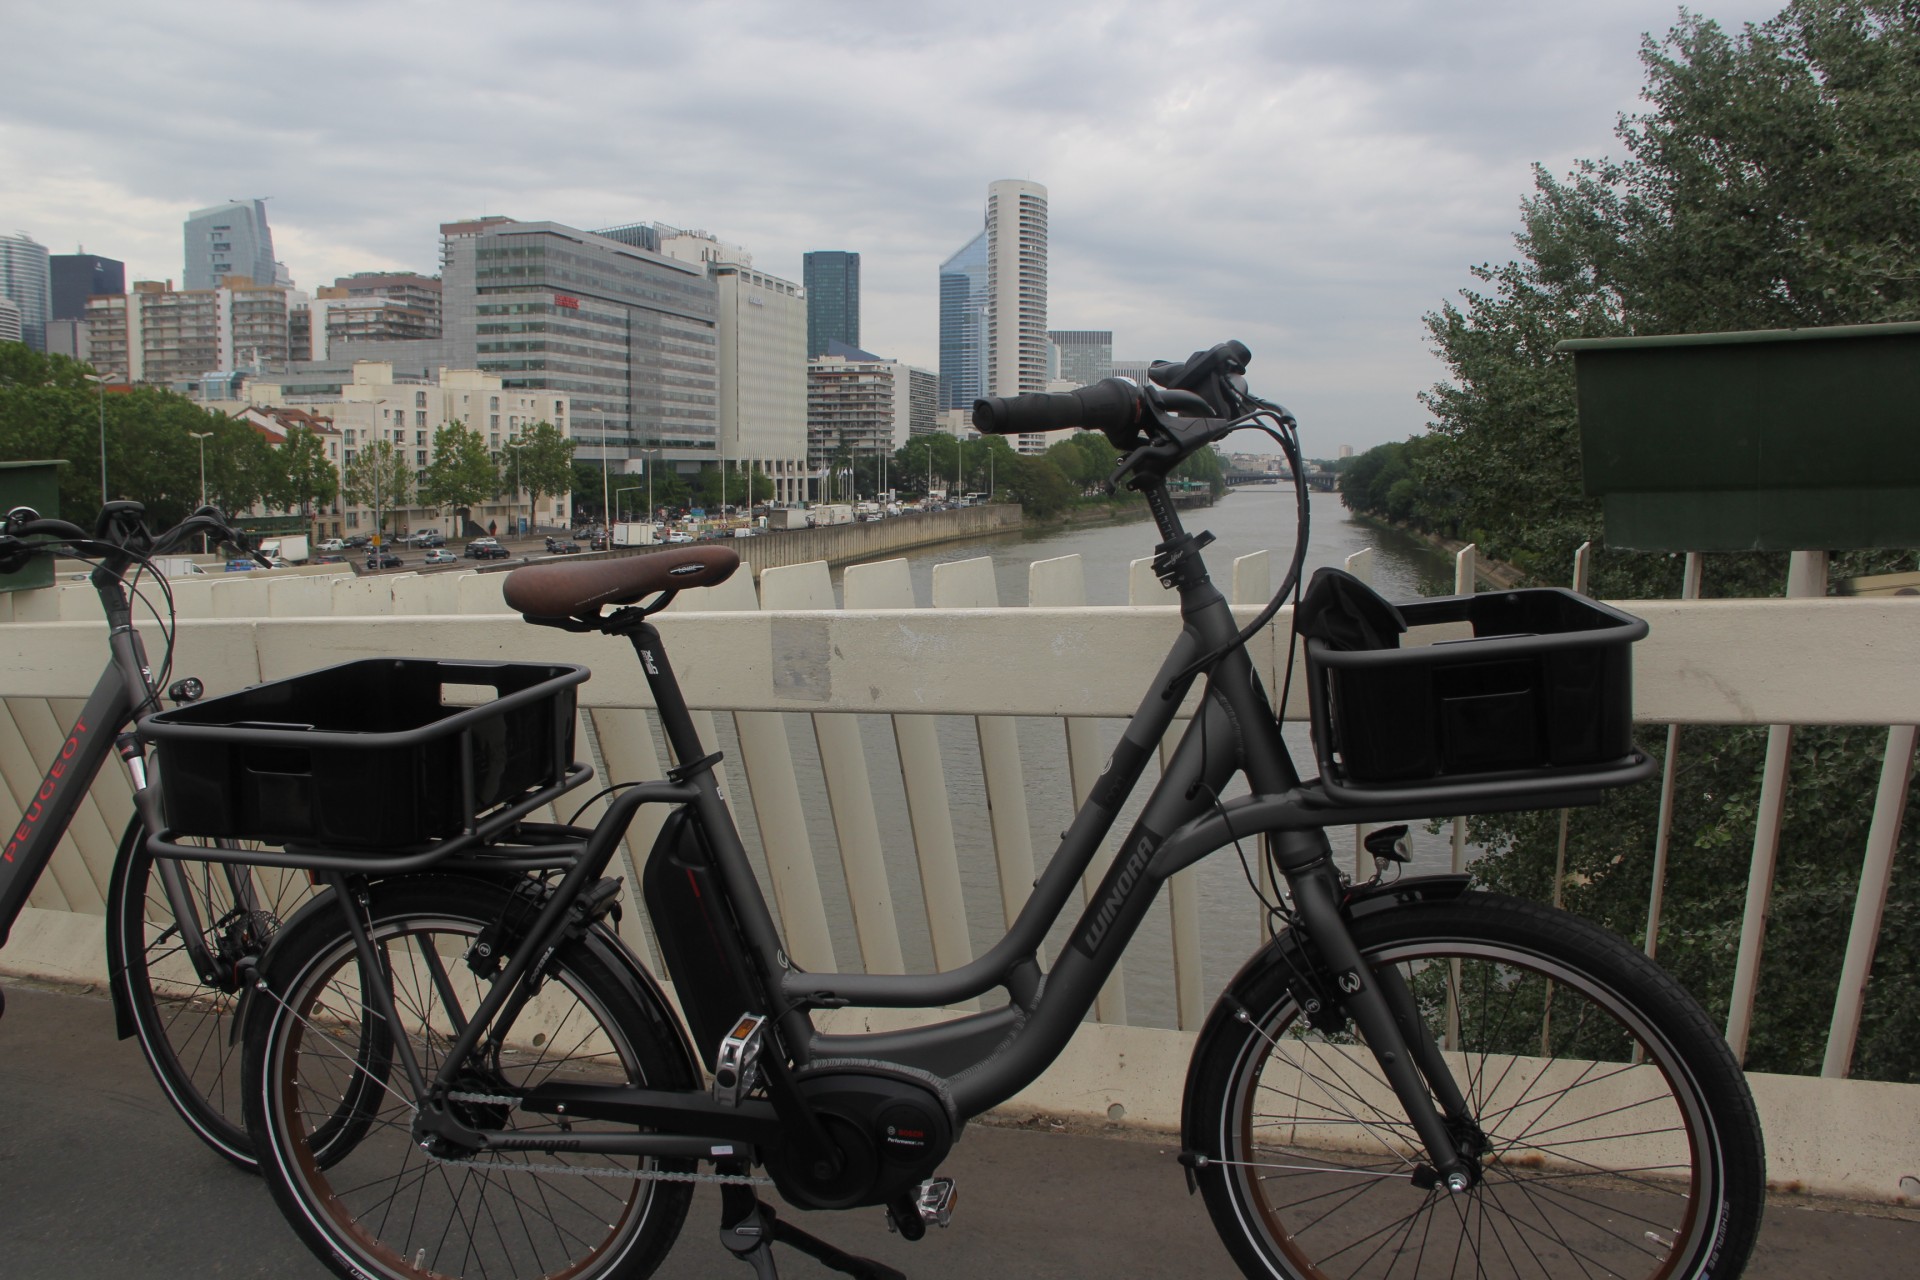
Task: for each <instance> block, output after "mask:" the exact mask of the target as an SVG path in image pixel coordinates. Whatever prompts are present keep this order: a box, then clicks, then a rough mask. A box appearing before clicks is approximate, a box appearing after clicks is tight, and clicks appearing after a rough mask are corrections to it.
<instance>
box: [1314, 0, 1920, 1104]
mask: <svg viewBox="0 0 1920 1280" xmlns="http://www.w3.org/2000/svg"><path fill="white" fill-rule="evenodd" d="M1641 56H1642V61H1643V62H1644V64H1645V66H1646V71H1647V86H1646V94H1645V96H1646V100H1647V102H1648V104H1649V109H1648V110H1647V112H1646V113H1645V114H1643V115H1640V116H1636V117H1632V118H1629V119H1626V120H1623V121H1622V123H1621V125H1620V128H1619V131H1618V132H1619V137H1620V140H1621V143H1622V144H1623V146H1624V147H1625V150H1626V158H1625V159H1623V160H1620V161H1598V162H1593V161H1589V162H1583V163H1581V164H1579V165H1577V166H1576V167H1575V168H1574V170H1573V171H1572V172H1571V173H1570V174H1569V175H1568V176H1567V177H1566V178H1564V179H1555V178H1552V177H1550V176H1549V175H1547V174H1546V173H1545V172H1541V171H1536V173H1535V192H1534V194H1533V195H1532V196H1531V197H1530V198H1528V199H1527V200H1526V201H1525V202H1524V203H1523V204H1522V207H1521V230H1520V232H1519V234H1518V235H1517V236H1516V237H1515V242H1516V247H1517V249H1518V253H1517V255H1516V258H1515V260H1514V261H1513V262H1510V263H1507V264H1504V265H1501V266H1492V265H1487V266H1482V267H1479V268H1477V269H1476V270H1475V275H1476V276H1477V278H1478V279H1479V281H1480V282H1481V285H1482V286H1483V287H1482V288H1480V289H1478V290H1474V291H1469V292H1467V293H1465V294H1463V296H1462V298H1461V300H1460V302H1459V303H1458V304H1449V305H1447V306H1444V307H1442V308H1441V309H1440V310H1439V311H1438V312H1435V313H1434V314H1432V315H1429V316H1428V317H1427V326H1428V331H1429V333H1430V334H1431V335H1432V337H1433V340H1434V343H1435V347H1436V350H1437V352H1438V354H1439V355H1440V356H1441V358H1442V359H1443V360H1445V361H1446V363H1447V366H1448V369H1449V372H1450V375H1451V377H1450V380H1449V381H1448V382H1446V383H1444V384H1442V385H1440V386H1437V387H1435V388H1434V389H1433V390H1432V391H1431V392H1430V393H1429V394H1428V395H1427V397H1426V398H1425V399H1426V403H1427V405H1428V407H1429V408H1430V409H1431V410H1432V412H1433V415H1434V421H1433V430H1432V434H1431V435H1430V436H1429V437H1428V440H1427V441H1426V442H1423V443H1422V446H1421V447H1420V448H1418V449H1413V450H1412V451H1411V452H1409V451H1408V447H1407V446H1388V447H1387V448H1386V450H1385V451H1384V452H1383V451H1380V450H1376V451H1373V453H1379V454H1381V456H1380V457H1379V458H1378V459H1377V460H1375V461H1372V462H1369V459H1370V458H1372V454H1369V455H1367V456H1366V457H1363V458H1362V459H1360V460H1358V461H1357V462H1356V463H1355V464H1354V465H1353V466H1352V467H1351V468H1350V469H1349V470H1348V471H1347V472H1346V474H1345V475H1344V476H1343V477H1342V493H1343V495H1346V498H1347V501H1348V504H1349V505H1350V506H1352V507H1354V509H1356V510H1367V511H1377V512H1382V513H1391V511H1392V510H1393V509H1394V507H1395V505H1396V504H1398V505H1399V507H1400V508H1401V509H1403V510H1409V511H1410V512H1411V517H1410V518H1412V519H1413V520H1414V521H1415V522H1416V523H1420V524H1422V525H1423V527H1426V528H1429V529H1435V530H1438V531H1443V532H1447V533H1451V534H1453V535H1454V536H1458V537H1461V538H1467V539H1471V540H1473V541H1475V542H1477V543H1479V544H1480V547H1481V549H1482V551H1483V552H1485V553H1487V554H1489V555H1492V556H1494V557H1497V558H1499V559H1503V560H1507V561H1510V562H1512V563H1514V564H1517V565H1519V566H1521V567H1522V568H1523V569H1526V570H1528V571H1529V572H1530V573H1532V574H1533V575H1535V576H1536V578H1538V579H1541V580H1545V581H1557V582H1564V581H1565V580H1566V576H1567V574H1568V572H1569V570H1570V567H1571V564H1572V557H1573V552H1574V550H1575V548H1577V547H1578V546H1579V545H1580V544H1581V543H1582V542H1587V541H1591V542H1592V543H1593V544H1594V547H1595V552H1596V554H1595V558H1594V563H1593V575H1592V578H1591V582H1592V586H1593V589H1594V591H1595V594H1597V595H1601V596H1609V597H1614V598H1626V597H1633V596H1643V597H1644V596H1660V595H1672V594H1674V593H1675V591H1676V590H1677V587H1678V583H1679V573H1680V560H1679V558H1678V557H1674V556H1664V555H1648V554H1631V553H1624V552H1618V551H1614V550H1611V549H1610V548H1608V547H1607V546H1606V545H1605V541H1604V538H1603V537H1602V530H1601V525H1600V518H1599V515H1600V513H1599V506H1598V503H1597V502H1594V501H1592V500H1590V499H1588V498H1586V497H1585V496H1584V495H1583V494H1582V492H1581V484H1580V476H1579V439H1578V435H1577V432H1576V418H1575V411H1574V398H1573V373H1572V367H1571V362H1570V361H1568V360H1567V359H1565V358H1563V357H1556V356H1555V355H1554V354H1553V347H1554V344H1555V343H1557V342H1559V341H1560V340H1562V339H1565V338H1574V337H1605V336H1613V335H1621V334H1663V333H1679V332H1712V331H1724V330H1735V329H1759V328H1778V327H1787V326H1798V325H1832V324H1849V323H1866V322H1875V321H1889V320H1913V319H1920V244H1916V240H1915V233H1914V230H1913V229H1914V226H1915V221H1914V214H1915V211H1916V210H1920V165H1916V164H1915V163H1914V156H1915V155H1916V154H1920V7H1917V6H1915V5H1913V4H1911V3H1893V2H1883V0H1796V2H1795V3H1793V4H1791V5H1789V6H1788V7H1787V8H1786V9H1785V10H1783V11H1782V12H1781V13H1780V14H1779V15H1778V16H1777V17H1775V18H1774V19H1772V20H1770V21H1769V22H1767V23H1765V24H1762V25H1760V26H1757V27H1748V28H1746V29H1745V30H1744V31H1742V32H1741V33H1740V34H1739V35H1728V34H1727V33H1726V32H1724V31H1722V30H1721V29H1720V28H1719V27H1718V26H1717V25H1715V24H1714V23H1712V22H1710V21H1708V20H1705V19H1702V18H1699V17H1695V16H1692V15H1688V14H1684V13H1683V15H1682V17H1681V20H1680V22H1679V24H1678V25H1677V26H1676V27H1675V28H1674V29H1673V30H1672V31H1671V32H1670V33H1669V34H1668V35H1667V37H1666V38H1665V39H1664V40H1662V41H1657V42H1656V41H1653V40H1648V41H1647V42H1646V43H1645V45H1644V47H1643V49H1642V55H1641ZM1411 443H1412V442H1410V444H1411ZM1396 449H1397V450H1399V452H1397V453H1396V452H1395V450H1396ZM1396 464H1398V465H1399V466H1400V470H1399V471H1398V472H1396V471H1395V470H1394V468H1395V466H1396ZM1911 565H1912V557H1911V554H1910V553H1909V554H1905V555H1899V556H1888V555H1884V554H1883V555H1874V556H1868V555H1858V556H1853V557H1849V558H1847V559H1846V560H1845V561H1843V562H1842V563H1841V564H1840V566H1839V567H1838V569H1837V572H1838V573H1841V574H1848V573H1860V572H1870V571H1874V570H1876V569H1884V568H1888V567H1895V566H1898V567H1902V568H1905V567H1911ZM1706 570H1707V584H1706V593H1707V594H1709V595H1715V594H1737V595H1765V594H1777V593H1778V592H1779V590H1780V588H1781V585H1782V583H1783V582H1784V579H1785V561H1784V557H1781V556H1758V555H1750V556H1710V557H1708V558H1707V560H1706ZM1765 736H1766V734H1765V731H1764V730H1763V729H1753V728H1740V729H1725V728H1699V729H1688V730H1686V731H1685V732H1684V733H1683V735H1682V745H1681V756H1680V761H1679V767H1680V770H1681V772H1680V779H1681V787H1680V793H1679V795H1678V798H1677V800H1676V804H1675V827H1674V835H1673V843H1672V850H1673V852H1672V856H1671V861H1670V864H1669V866H1670V872H1669V880H1668V886H1667V891H1666V906H1665V923H1664V924H1663V926H1662V930H1661V935H1660V944H1659V955H1660V958H1661V960H1662V962H1663V963H1666V964H1668V965H1669V966H1670V967H1671V968H1672V969H1673V970H1674V972H1675V973H1676V974H1677V975H1678V976H1679V977H1680V978H1681V980H1682V981H1683V982H1685V983H1686V985H1687V986H1688V987H1689V988H1690V989H1691V990H1692V991H1693V992H1694V993H1695V994H1696V995H1697V996H1699V997H1700V998H1701V999H1702V1001H1703V1002H1704V1003H1706V1004H1707V1006H1708V1008H1709V1010H1710V1011H1712V1012H1714V1013H1715V1014H1716V1016H1724V1014H1725V1011H1726V1006H1727V1000H1728V992H1729V988H1730V985H1731V977H1732V968H1733V955H1734V940H1735V939H1736V938H1737V936H1738V932H1739V922H1740V916H1741V907H1742V902H1743V899H1744V895H1745V887H1746V880H1747V875H1746V870H1747V863H1748V860H1749V858H1750V855H1751V850H1752V840H1753V827H1754V813H1755V808H1756V805H1757V800H1758V788H1759V767H1760V759H1761V756H1762V754H1763V752H1764V742H1765ZM1884 740H1885V731H1884V730H1881V729H1873V728H1867V729H1819V730H1801V731H1800V732H1799V733H1798V734H1797V735H1796V739H1795V746H1794V752H1793V762H1792V779H1791V783H1790V792H1789V798H1788V812H1787V817H1786V824H1785V829H1784V831H1783V835H1782V841H1781V852H1780V862H1779V872H1778V875H1777V877H1776V883H1775V888H1774V892H1773V897H1772V904H1771V911H1770V918H1769V926H1768V935H1767V948H1766V953H1765V954H1766V961H1765V963H1764V964H1763V966H1762V970H1761V979H1760V987H1761V990H1760V1003H1759V1007H1758V1008H1757V1009H1756V1012H1755V1021H1754V1028H1753V1033H1752V1037H1751V1040H1750V1048H1749V1058H1748V1061H1749V1065H1751V1066H1753V1067H1755V1068H1758V1069H1765V1070H1778V1071H1817V1070H1818V1069H1819V1066H1820V1058H1821V1054H1822V1052H1823V1049H1824V1044H1825V1039H1826V1034H1827V1023H1828V1019H1829V1016H1830V1013H1831V1009H1832V1004H1833V998H1834V990H1835V986H1836V983H1837V979H1838V968H1839V957H1840V946H1841V940H1842V939H1844V937H1845V935H1846V930H1847V925H1848V922H1849V920H1850V916H1851V912H1852V900H1853V895H1854V889H1855V884H1856V881H1857V876H1858V864H1859V858H1860V851H1861V849H1862V847H1863V845H1864V842H1865V836H1866V823H1867V820H1868V814H1869V812H1870V805H1871V801H1872V795H1873V792H1874V789H1875V785H1876V783H1877V779H1878V770H1879V756H1880V750H1881V744H1882V743H1883V742H1884ZM1642 745H1643V747H1645V748H1647V749H1649V750H1651V751H1654V752H1655V753H1658V752H1659V751H1660V750H1661V749H1663V747H1664V737H1660V740H1658V741H1652V740H1649V741H1647V742H1644V743H1643V744H1642ZM1657 803H1658V794H1657V790H1656V789H1655V788H1652V787H1642V788H1636V789H1634V790H1632V791H1631V792H1628V793H1623V794H1622V793H1616V794H1612V795H1610V796H1609V797H1608V799H1607V800H1606V802H1605V803H1604V804H1602V805H1600V806H1598V807H1597V808H1594V809H1586V810H1579V811H1576V812H1575V813H1574V814H1573V816H1572V820H1571V824H1570V842H1569V853H1568V869H1569V874H1570V877H1571V879H1570V880H1569V882H1568V885H1567V892H1568V898H1567V901H1568V905H1570V906H1571V907H1572V908H1573V909H1575V910H1577V911H1581V912H1583V913H1585V914H1589V915H1592V916H1594V917H1596V918H1599V919H1601V920H1604V921H1606V922H1607V923H1608V924H1610V925H1611V926H1613V927H1614V928H1615V929H1617V930H1619V931H1620V932H1622V933H1625V934H1627V935H1628V936H1638V935H1639V934H1640V933H1642V932H1643V931H1644V928H1645V919H1646V904H1647V898H1648V889H1649V885H1650V876H1651V858H1652V849H1653V845H1654V838H1653V833H1654V829H1655V828H1654V823H1655V820H1656V814H1655V810H1656V807H1657ZM1913 826H1914V824H1912V823H1911V822H1910V823H1908V831H1907V832H1906V833H1905V834H1904V837H1903V839H1902V842H1901V846H1900V849H1899V850H1898V853H1897V856H1896V862H1895V865H1896V867H1897V868H1899V874H1898V875H1896V877H1895V882H1894V888H1893V894H1892V897H1891V899H1890V901H1889V904H1888V911H1887V922H1886V925H1885V927H1884V928H1883V931H1882V937H1881V941H1880V949H1879V952H1878V955H1877V957H1876V960H1875V964H1874V969H1873V974H1872V978H1871V982H1870V986H1869V991H1868V998H1867V1009H1866V1018H1865V1023H1864V1025H1863V1027H1862V1034H1861V1041H1860V1047H1859V1050H1858V1054H1857V1057H1856V1062H1855V1072H1856V1074H1860V1075H1867V1076H1875V1077H1878V1078H1883V1079H1906V1080H1912V1079H1920V1015H1916V1014H1915V1013H1914V1012H1913V1010H1915V1009H1920V972H1916V970H1920V945H1917V944H1920V875H1917V874H1915V872H1914V870H1913V865H1914V862H1915V859H1916V856H1920V847H1917V845H1920V840H1916V836H1915V834H1914V832H1913V830H1912V828H1913ZM1472 829H1473V833H1474V837H1475V839H1476V840H1477V841H1479V842H1480V843H1482V844H1483V845H1484V846H1485V847H1486V848H1487V849H1489V850H1490V853H1489V856H1487V857H1486V858H1484V859H1482V860H1481V861H1480V862H1479V863H1478V864H1477V867H1476V871H1477V874H1478V875H1479V876H1480V877H1481V878H1483V879H1485V880H1487V881H1490V882H1492V883H1494V884H1497V885H1500V886H1502V887H1506V888H1510V889H1513V890H1515V891H1519V892H1526V893H1530V894H1533V895H1536V896H1541V897H1545V896H1547V895H1548V894H1550V893H1551V889H1552V884H1551V881H1552V867H1553V865H1554V863H1553V860H1554V853H1555V847H1556V843H1557V836H1558V815H1557V814H1519V815H1512V814H1503V815H1493V816H1489V817H1485V818H1479V819H1475V820H1474V821H1473V824H1472Z"/></svg>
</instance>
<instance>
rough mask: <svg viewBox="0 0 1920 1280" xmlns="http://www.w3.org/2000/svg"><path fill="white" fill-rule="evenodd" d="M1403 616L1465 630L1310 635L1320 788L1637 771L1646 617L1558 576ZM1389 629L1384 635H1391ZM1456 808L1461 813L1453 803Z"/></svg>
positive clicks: (1572, 781)
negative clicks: (1429, 634)
mask: <svg viewBox="0 0 1920 1280" xmlns="http://www.w3.org/2000/svg"><path fill="white" fill-rule="evenodd" d="M1397 608H1398V609H1399V612H1400V616H1401V617H1402V618H1403V619H1404V620H1405V621H1406V624H1407V626H1408V627H1410V628H1411V627H1419V626H1427V625H1430V624H1434V623H1448V622H1452V623H1462V622H1464V623H1467V624H1469V625H1470V626H1471V627H1472V629H1473V636H1472V638H1471V639H1466V638H1462V639H1457V640H1442V641H1440V642H1438V643H1434V644H1429V645H1424V646H1419V647H1416V648H1410V649H1402V648H1398V647H1380V648H1352V649H1341V648H1336V647H1333V646H1331V645H1329V644H1327V643H1326V642H1325V641H1324V640H1320V639H1309V640H1308V641H1307V646H1306V648H1307V674H1308V682H1309V684H1308V700H1309V704H1310V707H1311V713H1312V719H1313V741H1314V752H1315V755H1316V756H1317V757H1318V759H1319V764H1320V773H1321V780H1322V783H1323V784H1324V785H1325V787H1326V790H1327V792H1328V794H1329V795H1331V796H1333V797H1334V798H1336V799H1339V800H1344V801H1352V802H1368V801H1379V800H1387V799H1391V798H1393V797H1394V796H1395V795H1396V794H1399V793H1403V792H1408V791H1416V790H1417V791H1420V792H1422V793H1424V794H1425V795H1429V796H1433V797H1434V798H1436V799H1439V798H1441V797H1440V794H1439V793H1441V792H1444V791H1448V790H1452V791H1456V792H1459V793H1461V794H1460V795H1459V799H1460V800H1461V802H1462V803H1463V805H1465V806H1468V807H1471V803H1472V800H1473V798H1474V797H1472V796H1470V795H1468V794H1466V793H1467V792H1469V791H1471V790H1475V789H1483V790H1485V791H1486V792H1487V793H1488V795H1489V796H1491V795H1494V794H1496V793H1499V792H1501V791H1502V790H1503V789H1504V790H1505V791H1506V792H1509V793H1510V792H1511V791H1512V790H1513V789H1514V788H1515V787H1520V788H1524V789H1527V790H1546V789H1550V788H1551V787H1553V786H1555V785H1558V784H1560V783H1564V784H1566V785H1568V786H1570V787H1574V788H1590V787H1595V786H1606V785H1612V784H1613V783H1612V782H1610V780H1609V779H1608V776H1607V775H1608V774H1609V773H1610V772H1612V773H1615V774H1617V775H1618V777H1617V781H1618V782H1628V781H1636V780H1638V777H1639V776H1640V775H1642V774H1644V772H1645V768H1644V766H1645V763H1646V762H1645V760H1644V758H1643V757H1641V756H1639V755H1638V754H1636V753H1635V752H1634V749H1633V739H1632V728H1633V653H1632V646H1633V642H1634V641H1636V640H1638V639H1640V638H1641V637H1642V636H1644V635H1646V633H1647V624H1646V623H1645V622H1644V621H1642V620H1641V619H1639V618H1636V617H1633V616H1632V615H1631V614H1626V613H1622V612H1621V611H1620V610H1618V609H1614V608H1610V607H1609V606H1607V605H1604V604H1601V603H1599V602H1597V601H1594V600H1589V599H1587V598H1586V597H1585V596H1582V595H1578V594H1576V593H1574V592H1571V591H1564V590H1560V589H1557V588H1541V589H1535V590H1527V591H1500V592H1485V593H1481V594H1476V595H1469V596H1447V597H1442V598H1438V599H1432V600H1420V601H1415V602H1412V603H1407V604H1400V605H1398V606H1397ZM1397 641H1398V638H1397V637H1391V638H1390V642H1391V643H1393V644H1397ZM1460 811H1461V812H1466V811H1467V807H1463V808H1462V809H1461V810H1460Z"/></svg>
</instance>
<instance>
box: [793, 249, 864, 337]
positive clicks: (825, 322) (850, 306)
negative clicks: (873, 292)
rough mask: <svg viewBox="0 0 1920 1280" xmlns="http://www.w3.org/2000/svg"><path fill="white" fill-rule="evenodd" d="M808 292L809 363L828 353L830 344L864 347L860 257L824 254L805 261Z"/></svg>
mask: <svg viewBox="0 0 1920 1280" xmlns="http://www.w3.org/2000/svg"><path fill="white" fill-rule="evenodd" d="M801 265H802V275H801V279H800V283H801V286H802V287H803V288H805V289H806V291H807V359H809V360H811V359H813V358H814V357H815V356H822V355H825V354H826V353H827V344H828V343H830V342H842V343H845V344H846V345H847V346H849V347H857V346H859V345H860V255H859V254H857V253H843V252H841V251H839V250H820V251H818V252H815V253H809V254H806V255H805V256H804V257H803V258H802V260H801Z"/></svg>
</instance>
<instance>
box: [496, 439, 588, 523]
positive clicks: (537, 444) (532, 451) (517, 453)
mask: <svg viewBox="0 0 1920 1280" xmlns="http://www.w3.org/2000/svg"><path fill="white" fill-rule="evenodd" d="M573 450H574V442H573V441H572V440H570V439H568V438H567V437H566V436H564V435H562V434H561V433H560V428H558V427H556V426H554V425H553V424H552V423H551V422H536V423H534V424H533V425H532V426H531V427H528V428H526V429H525V430H524V431H522V432H521V433H520V437H519V440H518V441H517V442H516V443H514V444H512V445H509V446H508V448H507V449H506V450H505V451H503V453H502V454H501V463H502V466H501V473H502V475H503V476H504V477H506V478H507V481H508V483H510V484H512V485H513V486H514V487H515V488H516V489H518V490H519V491H520V492H522V493H525V494H526V495H527V501H528V502H529V503H533V504H537V503H538V502H539V501H540V499H542V498H544V497H546V496H547V495H548V494H553V493H565V492H567V491H568V490H569V489H571V488H572V487H573Z"/></svg>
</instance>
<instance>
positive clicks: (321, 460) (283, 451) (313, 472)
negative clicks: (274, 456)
mask: <svg viewBox="0 0 1920 1280" xmlns="http://www.w3.org/2000/svg"><path fill="white" fill-rule="evenodd" d="M279 452H280V472H281V474H282V475H283V476H285V478H286V480H285V488H284V489H283V490H282V505H284V506H288V507H293V508H295V509H297V510H298V511H299V512H300V516H301V519H302V520H303V521H304V522H305V523H306V524H308V525H311V524H312V523H313V507H314V504H315V503H316V502H319V503H331V502H332V501H333V500H334V499H336V498H338V497H339V496H340V473H339V472H338V471H336V470H334V468H333V463H332V461H331V460H329V459H328V457H327V447H326V445H324V444H322V443H321V442H320V437H319V436H317V435H315V434H314V433H313V432H311V431H309V430H307V429H306V428H305V427H295V428H294V429H293V430H292V431H290V432H288V433H287V442H286V443H285V444H284V445H282V446H281V447H280V451H279Z"/></svg>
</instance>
